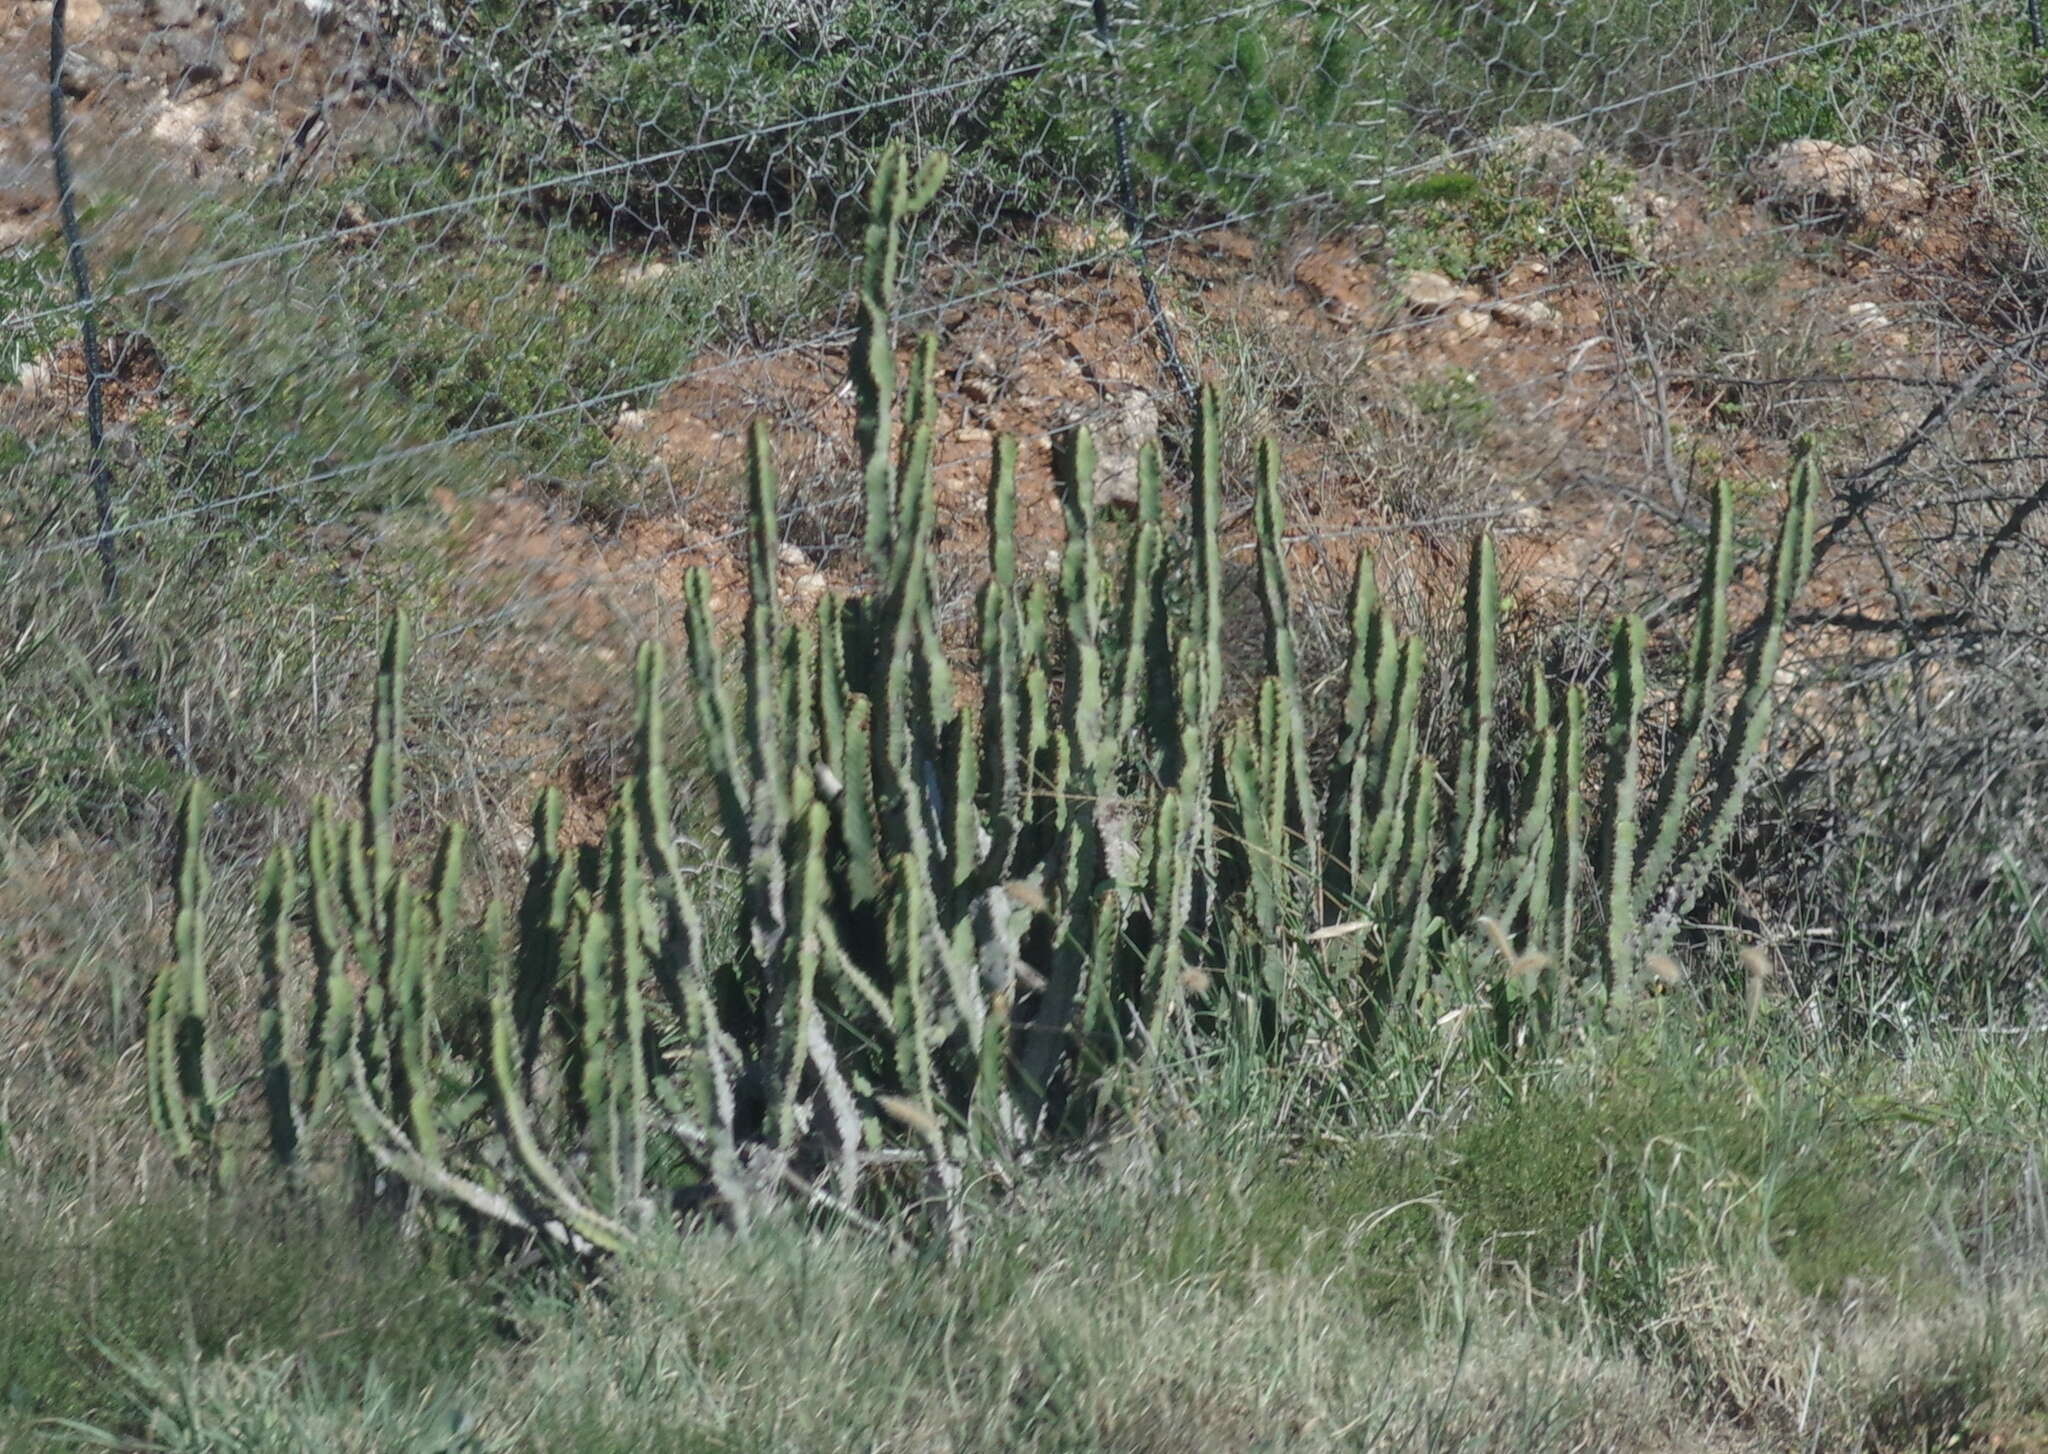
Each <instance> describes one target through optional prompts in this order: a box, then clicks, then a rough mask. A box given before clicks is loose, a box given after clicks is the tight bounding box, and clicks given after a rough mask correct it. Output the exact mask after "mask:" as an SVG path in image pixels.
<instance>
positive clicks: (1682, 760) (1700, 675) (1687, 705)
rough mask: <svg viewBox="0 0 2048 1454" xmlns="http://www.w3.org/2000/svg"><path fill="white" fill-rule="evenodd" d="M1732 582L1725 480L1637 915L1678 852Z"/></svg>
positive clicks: (1653, 811) (1718, 489)
mask: <svg viewBox="0 0 2048 1454" xmlns="http://www.w3.org/2000/svg"><path fill="white" fill-rule="evenodd" d="M1734 576H1735V499H1734V486H1733V485H1731V484H1730V483H1729V481H1728V480H1727V479H1726V478H1725V477H1724V478H1722V479H1721V480H1719V481H1717V482H1716V484H1715V487H1714V508H1713V517H1712V521H1711V523H1710V525H1709V527H1708V531H1707V561H1706V569H1705V571H1704V573H1703V574H1702V576H1701V579H1700V587H1699V590H1700V599H1699V605H1698V608H1697V609H1696V611H1695V613H1694V617H1693V628H1692V651H1691V654H1690V656H1689V657H1688V659H1687V665H1686V676H1685V686H1684V688H1683V690H1682V692H1681V694H1680V697H1679V703H1678V718H1677V721H1676V722H1675V723H1674V724H1673V728H1672V735H1671V741H1672V744H1673V745H1672V747H1671V748H1670V749H1669V750H1668V752H1667V754H1666V757H1665V762H1664V771H1663V773H1662V774H1661V776H1660V777H1659V779H1658V783H1657V796H1656V800H1655V802H1654V803H1653V804H1652V806H1651V808H1650V816H1649V822H1650V838H1649V841H1648V843H1647V844H1646V845H1645V846H1644V850H1643V861H1642V864H1641V866H1640V868H1639V869H1638V871H1637V891H1636V911H1637V912H1638V913H1642V912H1645V911H1647V910H1648V909H1649V907H1650V901H1651V899H1652V897H1653V896H1654V895H1655V894H1656V892H1657V890H1658V889H1659V888H1660V887H1662V886H1663V883H1664V877H1665V874H1666V873H1667V872H1668V871H1669V870H1670V868H1671V863H1672V859H1673V857H1674V856H1675V855H1676V854H1677V852H1678V844H1679V837H1680V834H1681V833H1682V832H1683V831H1684V828H1685V824H1686V820H1687V818H1688V816H1689V815H1690V812H1691V809H1692V794H1693V779H1694V778H1695V776H1696V775H1697V774H1698V772H1699V766H1700V759H1701V757H1702V755H1703V754H1704V752H1705V750H1706V746H1707V735H1708V728H1709V725H1710V719H1709V715H1708V711H1707V709H1708V707H1709V706H1710V705H1711V704H1712V703H1713V701H1714V698H1715V696H1716V694H1717V692H1718V690H1719V687H1720V683H1721V671H1722V667H1723V666H1724V665H1725V663H1726V661H1727V656H1728V588H1729V586H1730V584H1731V583H1732V582H1733V580H1734Z"/></svg>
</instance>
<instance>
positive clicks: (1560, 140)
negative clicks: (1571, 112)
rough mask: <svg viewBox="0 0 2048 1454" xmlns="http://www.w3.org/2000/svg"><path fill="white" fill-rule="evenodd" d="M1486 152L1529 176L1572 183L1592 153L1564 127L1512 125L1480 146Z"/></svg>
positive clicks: (1548, 180) (1496, 159)
mask: <svg viewBox="0 0 2048 1454" xmlns="http://www.w3.org/2000/svg"><path fill="white" fill-rule="evenodd" d="M1481 152H1482V154H1483V155H1485V156H1487V157H1490V158H1492V159H1493V160H1495V161H1498V162H1500V163H1502V164H1503V165H1505V166H1507V167H1509V168H1511V169H1512V170H1514V171H1517V172H1521V173H1523V174H1524V175H1527V176H1533V177H1536V178H1539V179H1540V180H1542V181H1546V182H1558V183H1564V182H1569V181H1571V180H1572V179H1573V178H1575V177H1577V176H1578V174H1579V173H1580V172H1581V171H1582V170H1584V169H1585V165H1586V163H1587V162H1589V161H1591V160H1592V157H1593V153H1592V152H1591V151H1590V150H1589V149H1588V148H1587V146H1586V143H1585V142H1583V141H1581V140H1580V139H1579V138H1578V137H1577V136H1575V135H1573V134H1572V133H1571V132H1569V131H1566V130H1565V129H1564V128H1563V127H1562V126H1543V125H1531V126H1511V127H1509V128H1508V129H1507V130H1506V131H1502V132H1497V133H1495V134H1494V135H1493V136H1490V137H1488V138H1487V139H1486V141H1485V142H1484V143H1482V145H1481Z"/></svg>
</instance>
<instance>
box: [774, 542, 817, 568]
mask: <svg viewBox="0 0 2048 1454" xmlns="http://www.w3.org/2000/svg"><path fill="white" fill-rule="evenodd" d="M776 558H777V559H778V560H780V561H781V562H782V563H783V564H784V565H786V566H788V567H789V568H790V569H791V570H809V569H810V568H811V558H810V557H809V556H808V555H805V554H804V552H803V548H802V547H801V546H797V545H791V544H790V543H789V542H788V541H787V540H785V541H783V542H782V546H781V548H780V549H779V550H777V551H776Z"/></svg>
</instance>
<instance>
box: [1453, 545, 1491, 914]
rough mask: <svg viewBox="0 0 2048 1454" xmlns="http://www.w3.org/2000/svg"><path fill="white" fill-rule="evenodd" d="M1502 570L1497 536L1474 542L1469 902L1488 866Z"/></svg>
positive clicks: (1465, 763) (1465, 878) (1466, 785)
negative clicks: (1485, 856)
mask: <svg viewBox="0 0 2048 1454" xmlns="http://www.w3.org/2000/svg"><path fill="white" fill-rule="evenodd" d="M1499 634H1500V573H1499V566H1498V563H1497V562H1496V561H1495V558H1494V550H1493V541H1492V540H1490V539H1489V538H1488V537H1486V536H1484V535H1481V536H1478V537H1476V538H1475V539H1474V540H1473V542H1472V556H1471V564H1470V566H1469V568H1468V570H1467V574H1466V581H1465V676H1464V681H1463V682H1462V683H1461V687H1460V695H1461V697H1462V701H1461V703H1460V706H1461V711H1462V715H1463V717H1464V732H1463V734H1462V737H1461V740H1460V742H1459V744H1458V785H1457V803H1458V809H1457V820H1456V825H1457V826H1456V832H1457V849H1456V851H1457V855H1458V860H1457V862H1458V891H1459V893H1460V894H1462V895H1464V896H1466V902H1467V905H1468V907H1470V906H1471V904H1472V898H1471V896H1472V894H1473V892H1474V890H1475V888H1476V887H1477V882H1478V879H1479V878H1480V875H1481V873H1482V870H1483V864H1482V862H1481V849H1482V846H1483V843H1484V832H1485V825H1486V819H1487V804H1488V794H1489V791H1490V789H1491V787H1492V773H1493V716H1494V697H1495V694H1496V693H1497V691H1498V690H1499Z"/></svg>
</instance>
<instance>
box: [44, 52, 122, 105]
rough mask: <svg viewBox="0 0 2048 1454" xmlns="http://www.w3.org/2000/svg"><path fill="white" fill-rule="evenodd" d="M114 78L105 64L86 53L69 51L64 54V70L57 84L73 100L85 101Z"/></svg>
mask: <svg viewBox="0 0 2048 1454" xmlns="http://www.w3.org/2000/svg"><path fill="white" fill-rule="evenodd" d="M112 78H113V72H112V71H111V70H109V69H108V67H107V65H106V63H105V62H103V61H100V60H98V59H95V58H94V57H92V56H89V55H87V54H86V53H85V52H84V51H77V50H67V51H66V52H65V54H64V69H63V71H62V72H61V73H59V75H58V78H57V84H58V85H59V86H60V87H61V88H62V89H63V92H64V94H65V95H66V96H69V97H70V98H71V99H72V100H74V101H83V100H84V99H85V98H86V97H88V96H90V95H91V94H92V93H93V92H95V91H97V90H99V89H100V88H101V87H103V86H105V85H106V84H107V82H108V81H109V80H111V79H112Z"/></svg>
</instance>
